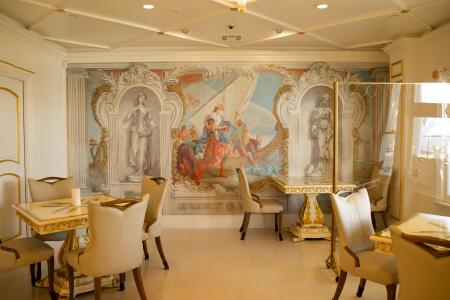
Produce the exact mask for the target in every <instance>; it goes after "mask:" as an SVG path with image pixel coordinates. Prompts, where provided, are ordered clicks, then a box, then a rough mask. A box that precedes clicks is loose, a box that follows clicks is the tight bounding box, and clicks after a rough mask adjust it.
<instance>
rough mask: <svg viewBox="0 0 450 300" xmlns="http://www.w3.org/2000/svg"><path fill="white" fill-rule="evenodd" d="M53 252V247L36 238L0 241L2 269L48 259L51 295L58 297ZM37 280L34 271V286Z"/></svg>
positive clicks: (0, 263) (0, 269) (32, 279)
mask: <svg viewBox="0 0 450 300" xmlns="http://www.w3.org/2000/svg"><path fill="white" fill-rule="evenodd" d="M53 253H54V252H53V248H52V247H50V246H49V245H47V244H45V243H44V242H42V241H40V240H38V239H35V238H20V239H14V240H10V241H7V242H4V243H2V242H1V241H0V271H3V270H8V269H13V268H18V267H22V266H26V265H35V264H36V263H38V262H41V261H47V266H48V284H49V290H50V296H51V298H52V299H56V295H55V292H54V291H53V275H54V257H53ZM35 282H36V278H35V277H34V272H32V273H31V284H32V285H33V286H34V284H35Z"/></svg>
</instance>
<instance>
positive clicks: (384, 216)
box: [381, 211, 388, 228]
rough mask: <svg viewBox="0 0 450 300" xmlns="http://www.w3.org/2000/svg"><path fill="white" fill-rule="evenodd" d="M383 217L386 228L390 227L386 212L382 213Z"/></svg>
mask: <svg viewBox="0 0 450 300" xmlns="http://www.w3.org/2000/svg"><path fill="white" fill-rule="evenodd" d="M381 217H382V218H383V224H384V228H386V227H388V221H387V212H386V211H382V212H381Z"/></svg>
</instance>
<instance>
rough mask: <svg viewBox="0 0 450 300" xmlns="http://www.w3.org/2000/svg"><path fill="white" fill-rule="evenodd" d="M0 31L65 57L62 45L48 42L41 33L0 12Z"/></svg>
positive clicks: (47, 51)
mask: <svg viewBox="0 0 450 300" xmlns="http://www.w3.org/2000/svg"><path fill="white" fill-rule="evenodd" d="M0 31H2V32H4V33H6V34H9V35H10V36H13V37H15V38H18V39H20V40H21V41H23V42H25V43H27V44H29V45H32V46H35V47H37V48H39V49H40V50H43V51H44V52H46V53H47V54H50V55H53V56H57V57H59V58H62V59H63V58H65V57H66V55H67V51H66V49H65V48H64V47H61V46H59V45H57V44H54V43H49V42H47V41H46V40H44V39H43V38H42V36H41V35H39V34H37V33H35V32H33V31H29V30H27V29H26V28H25V27H24V26H23V25H21V24H20V23H18V22H16V21H15V20H13V19H11V18H10V17H8V16H6V15H5V14H3V13H1V12H0Z"/></svg>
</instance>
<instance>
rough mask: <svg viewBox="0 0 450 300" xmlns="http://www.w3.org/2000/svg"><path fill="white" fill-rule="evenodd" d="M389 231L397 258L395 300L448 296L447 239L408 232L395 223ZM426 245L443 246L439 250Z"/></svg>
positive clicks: (435, 299)
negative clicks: (398, 283)
mask: <svg viewBox="0 0 450 300" xmlns="http://www.w3.org/2000/svg"><path fill="white" fill-rule="evenodd" d="M389 230H390V232H391V237H392V245H393V249H394V254H395V257H396V259H397V266H398V277H399V281H400V291H399V293H398V296H399V300H422V299H433V300H446V299H449V298H450V250H449V249H450V241H448V240H444V239H438V238H434V237H429V236H418V235H409V234H406V233H403V232H402V231H401V230H400V229H399V228H398V227H396V226H390V227H389ZM430 245H433V246H441V247H444V248H442V249H441V250H440V251H439V250H436V249H434V248H433V247H431V246H430ZM445 249H446V250H445Z"/></svg>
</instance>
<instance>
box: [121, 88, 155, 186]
mask: <svg viewBox="0 0 450 300" xmlns="http://www.w3.org/2000/svg"><path fill="white" fill-rule="evenodd" d="M159 111H160V108H159V101H158V99H157V97H156V96H155V95H154V94H153V92H152V91H151V90H149V89H148V88H146V87H134V88H131V89H130V90H128V91H127V92H126V93H125V94H124V96H123V97H122V99H121V102H120V109H119V120H121V124H122V126H121V128H120V130H119V162H118V163H119V178H120V181H121V182H142V177H143V176H144V175H149V176H155V175H158V174H159V170H158V164H157V159H159V142H158V141H159V130H158V126H157V124H159Z"/></svg>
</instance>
